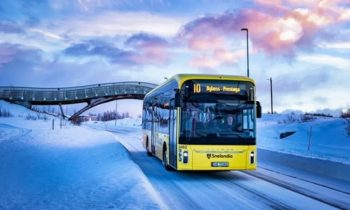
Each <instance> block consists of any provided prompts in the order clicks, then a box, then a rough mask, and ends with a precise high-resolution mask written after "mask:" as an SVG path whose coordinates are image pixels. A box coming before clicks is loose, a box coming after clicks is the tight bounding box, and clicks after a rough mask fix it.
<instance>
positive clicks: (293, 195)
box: [0, 101, 350, 210]
mask: <svg viewBox="0 0 350 210" xmlns="http://www.w3.org/2000/svg"><path fill="white" fill-rule="evenodd" d="M0 106H1V107H2V108H4V107H5V108H6V109H8V110H9V111H10V112H11V114H12V115H13V116H12V117H10V118H3V117H0V209H167V208H169V209H181V210H183V209H216V208H220V209H310V208H315V209H334V208H343V209H346V208H348V206H350V202H349V201H350V191H349V189H350V182H349V181H346V179H342V180H341V179H336V178H334V177H328V176H323V175H320V174H315V173H314V171H312V170H311V173H309V172H303V171H300V170H299V169H300V168H294V169H295V170H294V169H292V168H290V167H289V166H291V165H293V164H295V163H297V162H298V164H299V165H301V166H302V167H304V166H305V165H304V163H306V162H307V161H309V160H310V161H311V162H308V163H307V166H312V165H315V164H317V165H318V164H320V165H321V166H322V164H324V163H325V162H326V160H322V159H321V158H323V159H327V161H328V160H336V161H338V162H342V163H348V157H347V156H344V155H342V153H341V152H333V151H332V152H329V151H328V152H327V148H328V146H329V148H330V149H329V150H333V149H334V147H336V148H340V149H344V150H346V149H348V148H349V147H348V144H346V142H347V139H348V137H347V136H346V135H345V131H344V130H343V129H344V125H342V124H341V123H340V122H341V120H340V119H317V120H315V121H313V122H308V123H294V124H293V123H291V124H280V123H278V122H280V121H283V118H284V117H286V115H274V116H271V115H265V116H264V117H263V118H262V119H261V120H259V121H258V146H259V148H261V149H264V151H261V152H260V153H258V154H259V157H260V159H259V167H258V169H257V170H256V171H254V172H240V171H233V172H212V173H208V172H200V173H199V172H168V171H166V170H165V169H164V168H163V167H162V164H161V161H160V160H158V159H156V158H153V157H148V156H147V155H146V152H145V150H144V148H143V147H142V145H141V142H140V137H141V119H123V120H118V121H117V122H115V121H110V122H86V123H84V125H82V126H80V127H77V126H73V125H70V124H69V123H67V124H66V125H65V126H63V127H62V128H60V126H59V119H57V118H54V117H51V116H37V113H35V112H31V111H29V110H27V109H25V108H23V107H20V106H17V105H10V104H8V103H6V102H2V101H0ZM28 116H30V117H28ZM35 116H37V117H35ZM29 118H30V119H29ZM35 118H40V119H37V120H33V119H35ZM52 120H54V123H55V130H52ZM115 123H117V124H116V125H115ZM311 126H312V133H311V146H310V151H308V150H307V151H308V152H307V153H305V152H303V151H304V150H305V141H308V139H309V136H310V135H309V134H308V132H309V130H308V128H309V127H311ZM106 130H107V131H110V132H106ZM284 131H296V133H295V134H293V135H292V136H289V137H287V138H285V139H279V135H280V133H281V132H284ZM303 132H304V133H303ZM304 134H305V135H306V137H304V136H303V135H304ZM343 134H344V135H343ZM327 136H328V138H330V137H332V140H333V141H332V143H331V144H330V143H329V142H328V141H326V139H327V138H326V137H327ZM297 137H298V138H297ZM293 139H294V140H293ZM320 139H322V140H320ZM337 139H341V141H339V140H337ZM292 140H293V141H292ZM119 142H121V143H122V144H123V145H121V144H120V143H119ZM286 142H287V143H286ZM306 145H307V144H306ZM319 145H322V146H319ZM125 148H127V150H128V151H127V150H126V149H125ZM266 149H267V150H266ZM306 149H307V148H306ZM348 151H349V150H348ZM286 153H290V154H286ZM294 153H296V154H298V155H299V157H300V158H301V159H299V157H298V156H295V155H294ZM308 156H312V157H313V158H307V157H308ZM260 160H262V161H260ZM276 160H278V161H280V162H278V161H276ZM316 160H317V161H316ZM319 160H321V162H318V161H319ZM286 161H288V162H292V163H293V164H289V165H288V164H286ZM300 162H301V164H300ZM328 163H329V162H326V164H328ZM292 167H293V166H292ZM348 169H349V166H346V170H342V171H340V172H341V173H348V172H349V170H348ZM321 170H323V171H325V170H326V171H327V170H328V169H324V168H322V167H321ZM328 172H329V173H330V174H331V173H335V172H334V171H332V170H329V171H328ZM340 178H342V177H340ZM252 201H254V202H252Z"/></svg>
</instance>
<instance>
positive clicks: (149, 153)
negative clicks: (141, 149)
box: [146, 137, 152, 156]
mask: <svg viewBox="0 0 350 210" xmlns="http://www.w3.org/2000/svg"><path fill="white" fill-rule="evenodd" d="M146 151H147V156H152V153H151V152H150V151H148V137H147V139H146Z"/></svg>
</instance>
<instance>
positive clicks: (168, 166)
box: [162, 149, 171, 171]
mask: <svg viewBox="0 0 350 210" xmlns="http://www.w3.org/2000/svg"><path fill="white" fill-rule="evenodd" d="M162 163H163V166H164V168H165V169H166V170H167V171H170V170H171V167H170V165H169V163H168V160H167V158H166V149H163V160H162Z"/></svg>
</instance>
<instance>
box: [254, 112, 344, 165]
mask: <svg viewBox="0 0 350 210" xmlns="http://www.w3.org/2000/svg"><path fill="white" fill-rule="evenodd" d="M286 118H287V115H264V116H263V118H262V119H260V120H258V125H257V127H258V139H257V144H258V147H259V148H260V149H265V150H270V151H278V152H282V153H287V154H295V155H299V156H304V157H310V158H313V159H314V158H318V159H320V160H327V161H333V162H338V163H342V164H348V165H350V153H349V151H350V137H349V136H348V135H347V134H346V131H345V126H346V124H345V120H343V119H341V118H320V117H319V118H317V119H315V120H313V121H310V122H303V123H297V122H294V123H281V122H283V120H285V119H286ZM287 131H295V134H293V135H291V136H289V137H287V138H283V139H280V134H281V133H283V132H287Z"/></svg>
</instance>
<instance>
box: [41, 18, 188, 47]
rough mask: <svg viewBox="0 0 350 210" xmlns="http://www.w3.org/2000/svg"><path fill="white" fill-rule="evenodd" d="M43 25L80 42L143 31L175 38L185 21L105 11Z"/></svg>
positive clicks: (42, 28) (49, 29)
mask: <svg viewBox="0 0 350 210" xmlns="http://www.w3.org/2000/svg"><path fill="white" fill-rule="evenodd" d="M41 22H42V24H41V25H40V27H37V28H38V29H40V30H43V31H50V32H51V33H53V34H56V35H59V36H65V37H68V38H71V39H73V40H75V41H77V40H80V39H85V40H86V39H92V38H95V37H105V36H110V37H112V36H131V35H132V34H136V33H140V32H143V33H148V34H155V35H158V36H164V37H171V36H173V35H175V34H176V33H177V31H178V30H179V28H180V27H181V25H182V24H183V23H184V22H185V19H184V18H173V17H166V16H162V15H156V14H151V13H148V12H121V11H104V12H102V13H97V14H85V15H84V14H79V13H78V14H77V15H71V16H66V17H64V18H62V19H57V20H42V21H41Z"/></svg>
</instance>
